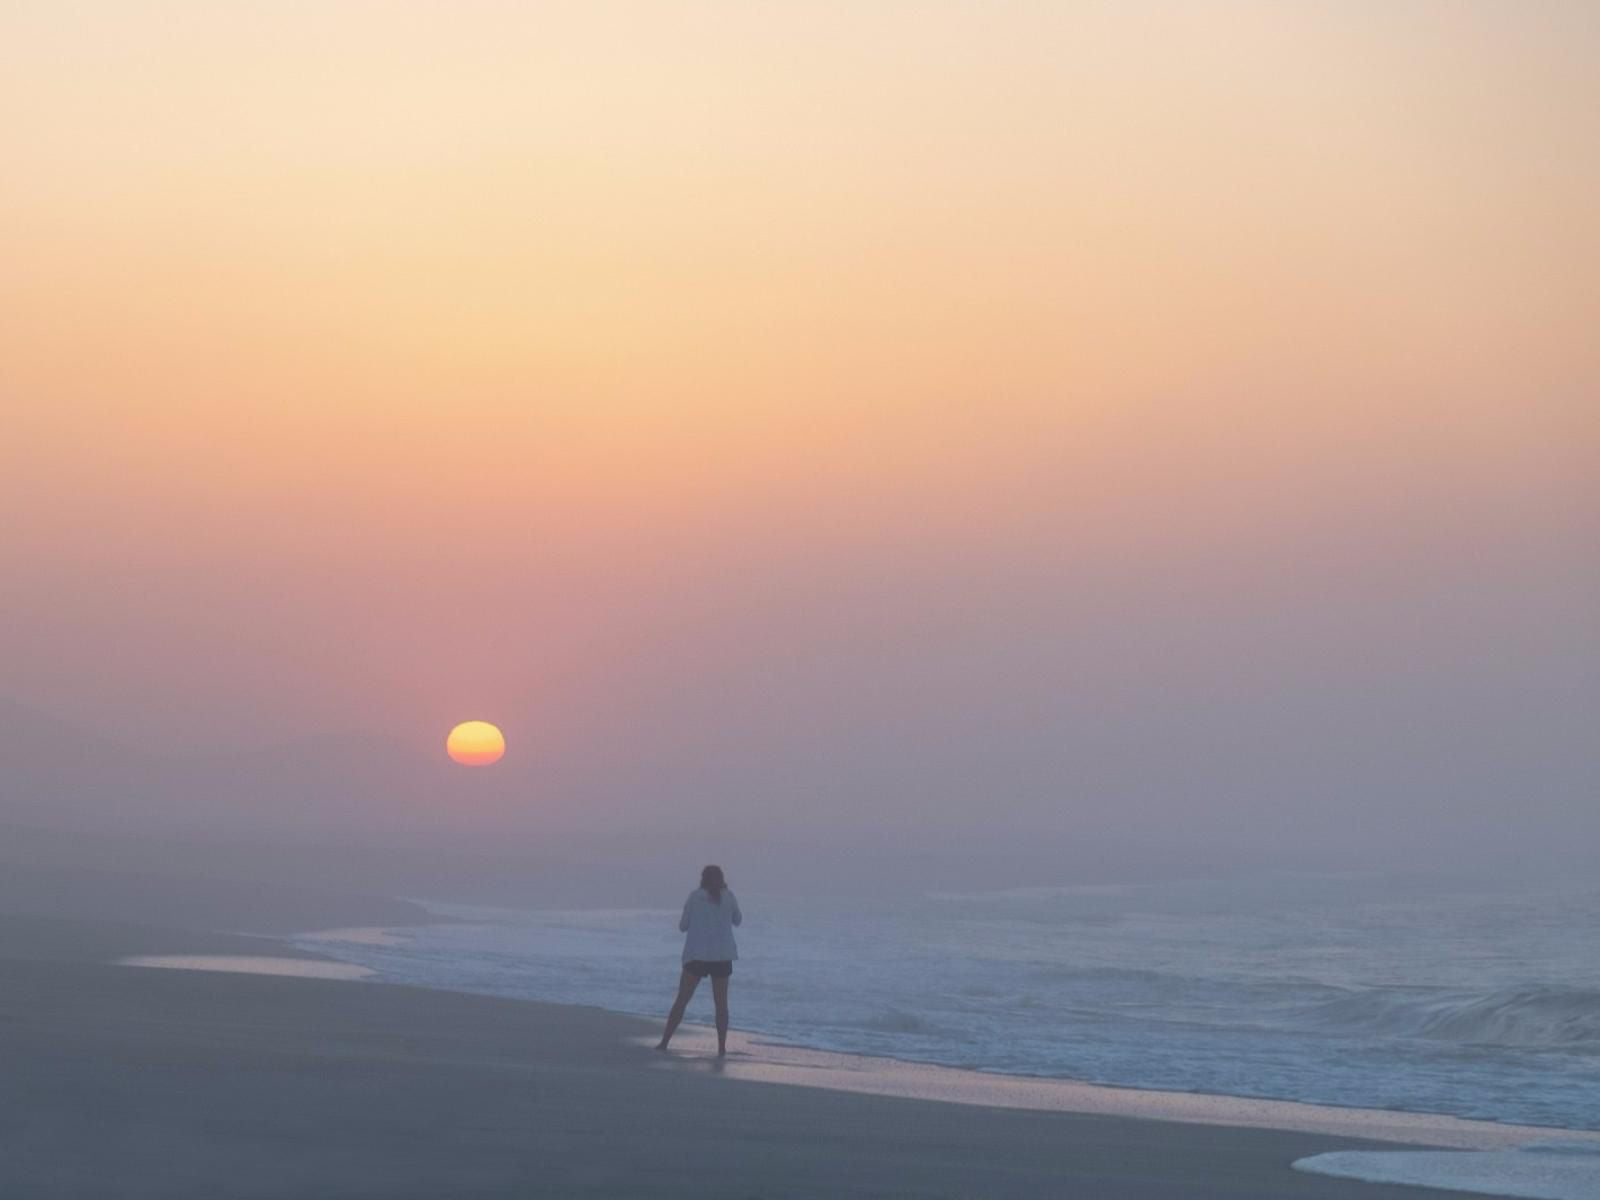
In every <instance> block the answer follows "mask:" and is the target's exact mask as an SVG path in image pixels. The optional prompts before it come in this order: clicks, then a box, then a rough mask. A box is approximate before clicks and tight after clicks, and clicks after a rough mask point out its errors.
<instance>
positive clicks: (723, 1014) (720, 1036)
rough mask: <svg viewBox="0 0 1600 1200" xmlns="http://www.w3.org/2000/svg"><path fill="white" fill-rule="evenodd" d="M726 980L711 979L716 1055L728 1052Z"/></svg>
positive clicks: (720, 1055) (719, 1055)
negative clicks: (714, 1011)
mask: <svg viewBox="0 0 1600 1200" xmlns="http://www.w3.org/2000/svg"><path fill="white" fill-rule="evenodd" d="M728 982H729V981H728V980H727V979H713V980H712V981H711V997H712V999H714V1000H715V1001H716V1002H717V1057H718V1058H721V1057H722V1056H723V1055H724V1054H726V1053H727V1052H728Z"/></svg>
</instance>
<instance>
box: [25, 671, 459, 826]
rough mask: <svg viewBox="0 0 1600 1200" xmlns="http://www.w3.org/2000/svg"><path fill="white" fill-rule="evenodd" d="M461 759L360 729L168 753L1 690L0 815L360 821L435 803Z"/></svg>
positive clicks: (108, 822)
mask: <svg viewBox="0 0 1600 1200" xmlns="http://www.w3.org/2000/svg"><path fill="white" fill-rule="evenodd" d="M452 770H459V768H454V767H452V766H451V765H450V764H449V763H447V762H446V761H444V760H443V758H442V756H441V757H440V758H439V759H438V760H434V759H430V758H427V757H425V756H423V755H420V754H418V753H417V752H416V750H415V749H414V748H413V747H411V746H408V745H406V744H404V743H402V742H399V741H397V740H395V739H391V738H383V737H376V736H373V735H370V734H357V733H353V734H348V735H339V736H324V737H317V738H311V739H306V740H303V741H297V742H292V743H286V744H283V745H278V746H269V747H264V748H261V749H255V750H247V751H229V752H223V753H217V754H206V755H196V756H191V757H162V756H156V755H150V754H145V753H142V752H140V751H138V750H135V749H133V748H131V747H128V746H124V745H122V744H120V743H118V742H115V741H113V740H112V739H109V738H106V737H104V736H102V735H100V734H98V733H96V732H95V731H93V730H90V729H85V728H83V727H81V726H78V725H75V724H73V723H71V722H68V721H64V720H61V719H59V718H57V717H53V716H50V715H48V714H45V713H41V712H39V711H37V710H35V709H32V708H29V707H27V706H26V705H23V704H20V703H18V702H17V701H15V700H12V699H3V698H0V821H16V822H22V823H26V824H33V825H44V826H54V827H58V828H68V829H89V830H97V831H102V832H108V831H109V832H115V831H137V832H141V833H148V832H153V831H157V830H171V831H187V832H204V831H210V832H217V833H227V832H238V833H270V832H273V831H294V832H298V833H301V834H304V833H306V832H309V831H313V830H316V829H322V830H326V831H328V832H335V831H346V832H354V831H361V830H364V829H371V828H372V827H374V826H375V825H382V824H384V823H388V822H393V821H396V820H399V821H404V820H407V819H409V818H414V817H417V816H420V815H425V814H426V813H428V812H429V811H430V809H431V808H433V807H434V806H436V803H437V801H436V797H437V796H438V795H439V794H440V792H441V791H442V790H443V789H444V788H445V787H446V786H447V785H448V782H449V775H448V773H449V772H450V771H452Z"/></svg>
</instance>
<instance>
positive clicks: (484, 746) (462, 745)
mask: <svg viewBox="0 0 1600 1200" xmlns="http://www.w3.org/2000/svg"><path fill="white" fill-rule="evenodd" d="M444 749H445V753H446V754H448V755H449V756H450V757H451V758H452V759H454V760H455V761H456V762H458V763H460V764H461V765H462V766H464V767H487V766H488V765H489V764H490V763H497V762H499V761H500V758H501V756H502V755H504V754H505V752H506V739H505V735H504V734H503V733H501V732H500V730H499V729H498V728H496V727H495V726H493V725H491V724H489V722H487V721H463V722H462V723H461V724H459V725H457V726H456V727H455V728H454V729H452V730H451V731H450V736H449V737H447V738H445V740H444Z"/></svg>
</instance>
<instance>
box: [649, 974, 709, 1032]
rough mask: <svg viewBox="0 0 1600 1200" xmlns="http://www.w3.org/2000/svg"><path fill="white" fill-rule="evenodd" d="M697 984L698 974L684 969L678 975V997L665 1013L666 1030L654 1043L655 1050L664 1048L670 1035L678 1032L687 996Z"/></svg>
mask: <svg viewBox="0 0 1600 1200" xmlns="http://www.w3.org/2000/svg"><path fill="white" fill-rule="evenodd" d="M699 985H700V976H698V975H691V974H689V972H687V971H685V972H684V973H683V974H682V975H680V976H679V977H678V998H677V999H676V1000H674V1001H673V1002H672V1011H671V1012H670V1013H668V1014H667V1031H666V1032H665V1033H663V1034H662V1035H661V1041H659V1042H658V1043H656V1049H657V1050H665V1049H666V1048H667V1043H668V1042H670V1041H671V1040H672V1035H673V1034H675V1033H677V1032H678V1025H679V1024H680V1023H681V1022H682V1021H683V1013H684V1010H685V1009H687V1008H688V1007H689V998H690V997H691V996H693V995H694V989H695V988H696V987H698V986H699Z"/></svg>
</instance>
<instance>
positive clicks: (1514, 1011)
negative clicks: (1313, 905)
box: [1306, 987, 1600, 1050]
mask: <svg viewBox="0 0 1600 1200" xmlns="http://www.w3.org/2000/svg"><path fill="white" fill-rule="evenodd" d="M1306 1015H1307V1016H1309V1017H1311V1018H1312V1019H1314V1020H1316V1021H1318V1022H1320V1023H1321V1024H1324V1025H1330V1026H1333V1027H1336V1028H1341V1029H1348V1030H1358V1031H1363V1032H1372V1033H1383V1034H1388V1035H1392V1036H1400V1037H1421V1038H1435V1039H1438V1040H1441V1041H1451V1042H1462V1043H1468V1044H1473V1045H1489V1046H1521V1047H1534V1048H1537V1047H1550V1048H1558V1049H1563V1050H1577V1049H1586V1048H1593V1049H1595V1050H1600V991H1597V990H1595V989H1593V988H1574V987H1565V988H1561V987H1546V988H1541V987H1523V988H1502V989H1501V990H1499V991H1495V992H1488V993H1478V994H1471V993H1463V992H1450V993H1437V992H1436V993H1432V994H1421V995H1419V994H1418V993H1416V992H1392V991H1368V992H1355V993H1352V994H1350V995H1346V996H1340V997H1339V998H1337V999H1335V1000H1329V1001H1326V1002H1324V1003H1321V1004H1318V1005H1314V1006H1312V1007H1311V1008H1310V1009H1308V1010H1307V1013H1306Z"/></svg>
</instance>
